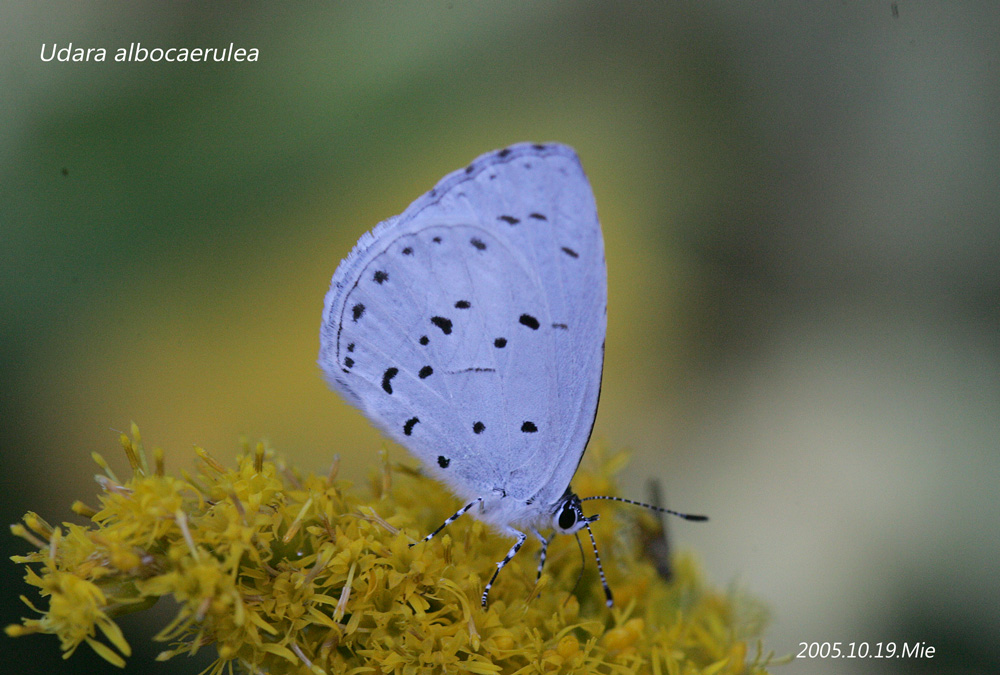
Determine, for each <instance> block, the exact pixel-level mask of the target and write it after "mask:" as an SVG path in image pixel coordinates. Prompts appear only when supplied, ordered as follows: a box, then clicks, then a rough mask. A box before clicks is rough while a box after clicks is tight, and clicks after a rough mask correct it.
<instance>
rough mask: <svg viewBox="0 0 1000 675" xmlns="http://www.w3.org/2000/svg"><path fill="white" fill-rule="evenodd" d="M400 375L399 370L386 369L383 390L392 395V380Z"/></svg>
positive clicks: (383, 374)
mask: <svg viewBox="0 0 1000 675" xmlns="http://www.w3.org/2000/svg"><path fill="white" fill-rule="evenodd" d="M398 373H399V368H386V369H385V372H384V373H382V389H384V390H385V393H387V394H391V393H392V378H394V377H396V375H397V374H398Z"/></svg>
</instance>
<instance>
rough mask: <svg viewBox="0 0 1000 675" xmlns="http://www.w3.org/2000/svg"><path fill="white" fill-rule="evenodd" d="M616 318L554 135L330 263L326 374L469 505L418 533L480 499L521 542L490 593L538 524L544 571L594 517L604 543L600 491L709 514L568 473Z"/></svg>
mask: <svg viewBox="0 0 1000 675" xmlns="http://www.w3.org/2000/svg"><path fill="white" fill-rule="evenodd" d="M606 326H607V270H606V266H605V261H604V241H603V237H602V234H601V226H600V223H599V221H598V218H597V207H596V204H595V201H594V195H593V192H592V191H591V188H590V183H589V182H588V180H587V177H586V175H585V174H584V171H583V167H582V166H581V164H580V161H579V159H578V157H577V155H576V152H574V150H573V149H572V148H570V147H568V146H566V145H561V144H556V143H547V144H530V143H520V144H517V145H513V146H510V147H507V148H504V149H502V150H497V151H494V152H490V153H487V154H484V155H482V156H480V157H478V158H477V159H475V160H473V162H472V163H471V164H469V165H468V166H466V167H465V168H463V169H459V170H458V171H455V172H453V173H451V174H449V175H448V176H445V177H444V178H443V179H442V180H441V181H440V182H439V183H438V184H437V185H436V186H435V187H434V188H433V189H432V190H431V191H430V192H428V193H427V194H425V195H423V196H422V197H420V198H419V199H417V200H416V201H415V202H413V203H412V204H410V206H409V207H408V208H407V209H406V210H405V211H403V213H401V214H400V215H398V216H395V217H392V218H389V219H388V220H386V221H384V222H382V223H380V224H379V225H377V226H376V227H375V228H374V229H373V230H372V231H371V232H370V233H366V234H364V235H362V237H361V239H360V240H359V241H358V243H357V244H356V245H355V247H354V249H353V250H352V251H351V253H350V255H348V257H347V258H346V259H344V260H343V261H342V262H341V263H340V265H339V266H338V267H337V270H336V272H335V273H334V275H333V280H332V282H331V285H330V290H329V292H328V293H327V295H326V298H325V301H324V306H323V320H322V325H321V327H320V351H319V364H320V366H321V368H322V369H323V372H324V374H325V376H326V379H327V381H328V382H329V384H330V385H331V387H332V388H333V389H335V390H336V391H338V392H339V393H340V394H341V395H342V396H343V397H344V398H345V399H346V400H347V401H348V402H349V403H351V404H353V405H354V406H356V407H357V408H359V409H360V410H361V411H362V412H363V413H364V414H365V416H367V417H368V419H369V420H371V421H372V422H373V423H374V424H375V425H376V426H377V427H379V428H380V429H381V430H382V431H383V432H384V433H385V434H386V435H388V436H389V437H390V438H392V439H393V440H395V441H397V442H398V443H400V444H401V445H403V446H405V447H406V448H407V449H408V450H409V451H410V452H411V453H413V454H414V455H416V457H417V458H419V459H420V460H421V462H422V463H423V465H424V466H425V467H426V468H427V470H428V472H429V473H430V474H432V475H433V476H434V477H436V478H437V479H439V480H440V481H441V482H442V483H444V484H445V485H447V486H448V487H449V488H450V489H451V491H452V492H453V493H454V494H455V495H456V496H458V497H459V498H460V499H462V500H464V502H465V505H464V506H463V507H462V508H461V509H459V510H458V512H457V513H455V514H454V515H453V516H451V517H450V518H448V519H447V520H446V521H445V522H444V523H443V524H442V525H441V527H439V528H438V529H437V530H435V531H434V532H431V533H430V534H429V535H427V536H426V537H425V538H424V539H423V541H427V540H429V539H431V538H432V537H433V536H434V535H436V534H437V533H438V532H440V531H441V530H442V529H443V528H444V527H446V526H447V525H449V524H450V523H452V522H453V521H454V520H456V519H457V518H459V517H460V516H462V515H463V514H465V513H468V512H471V513H472V514H473V516H475V517H476V518H478V519H480V520H482V521H484V522H486V523H488V524H489V525H491V526H492V527H493V528H494V529H496V530H497V531H498V532H499V533H500V534H502V535H506V536H508V537H510V538H512V539H513V540H514V544H513V545H512V546H511V548H510V550H509V551H508V553H507V555H506V556H504V558H503V560H501V561H499V562H498V563H497V564H496V565H497V569H496V571H495V572H494V573H493V576H492V577H491V579H490V581H489V582H488V583H487V584H486V586H485V587H484V590H483V594H482V598H481V601H482V605H483V607H485V606H486V604H487V598H488V596H489V592H490V589H491V588H492V586H493V584H494V582H495V581H496V579H497V576H498V575H499V573H500V570H502V569H503V567H504V566H505V565H506V564H507V563H508V562H510V560H511V559H512V558H513V557H514V556H515V555H516V554H517V552H518V551H519V550H520V548H521V546H522V545H523V544H524V542H525V541H526V540H527V538H528V533H530V534H531V535H533V536H535V537H536V538H537V539H539V540H540V541H541V542H542V549H541V554H540V562H539V566H538V574H539V577H540V576H541V572H542V567H543V565H544V563H545V555H546V551H547V547H548V545H549V542H551V541H552V538H553V537H554V536H555V534H557V533H563V534H575V533H577V532H578V531H579V530H581V529H582V528H586V529H587V530H588V532H589V533H590V537H591V541H592V542H593V539H594V538H593V533H592V532H590V523H591V522H593V521H594V520H596V519H597V516H596V515H593V516H586V515H584V513H583V506H582V502H583V501H587V500H588V499H614V500H617V501H623V502H628V503H632V504H638V505H640V506H646V507H647V508H651V509H654V510H659V511H663V512H667V513H674V514H675V515H679V516H681V517H683V518H687V519H688V520H705V517H704V516H694V515H689V514H681V513H677V512H674V511H669V510H666V509H658V508H657V507H653V506H649V505H646V504H641V503H639V502H632V501H631V500H627V499H622V498H618V497H600V496H598V497H586V498H584V499H581V498H580V497H578V496H577V495H576V494H575V493H574V492H573V490H572V488H571V487H570V481H571V479H572V478H573V474H574V473H575V472H576V469H577V467H578V465H579V463H580V460H581V458H582V457H583V453H584V450H585V449H586V446H587V442H588V440H589V438H590V434H591V431H592V429H593V425H594V419H595V416H596V414H597V403H598V398H599V396H600V391H601V374H602V367H603V361H604V339H605V330H606ZM542 531H548V532H551V534H549V535H548V536H546V535H543V534H542ZM594 552H595V556H596V554H597V547H596V543H594ZM597 564H598V571H599V572H600V577H601V582H602V584H603V586H604V591H605V595H606V598H607V604H608V606H611V605H612V602H613V600H612V594H611V590H610V588H609V587H608V584H607V581H606V579H605V576H604V571H603V568H602V567H601V564H600V558H599V557H597Z"/></svg>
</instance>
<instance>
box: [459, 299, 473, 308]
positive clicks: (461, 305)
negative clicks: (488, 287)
mask: <svg viewBox="0 0 1000 675" xmlns="http://www.w3.org/2000/svg"><path fill="white" fill-rule="evenodd" d="M469 307H472V303H471V302H469V301H468V300H459V301H458V302H456V303H455V309H468V308H469Z"/></svg>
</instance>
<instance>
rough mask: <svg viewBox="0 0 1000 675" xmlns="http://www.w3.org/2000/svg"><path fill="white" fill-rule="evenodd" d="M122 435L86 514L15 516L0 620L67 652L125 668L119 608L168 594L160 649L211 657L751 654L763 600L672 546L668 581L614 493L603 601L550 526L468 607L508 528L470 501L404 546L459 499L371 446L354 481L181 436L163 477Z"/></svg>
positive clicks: (593, 668)
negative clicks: (22, 568) (544, 545)
mask: <svg viewBox="0 0 1000 675" xmlns="http://www.w3.org/2000/svg"><path fill="white" fill-rule="evenodd" d="M122 445H123V447H124V449H125V452H126V455H127V456H128V458H129V462H130V464H131V466H132V475H131V477H129V479H128V480H124V481H120V480H118V478H117V477H116V476H115V474H114V473H113V472H111V471H110V469H109V468H108V467H107V464H106V463H105V462H104V460H103V459H101V458H100V457H95V459H96V460H97V461H98V464H100V465H101V466H102V468H103V469H104V473H103V475H100V476H98V481H99V482H100V483H101V485H102V487H103V490H104V491H103V494H101V495H100V497H99V499H100V508H97V509H94V508H90V507H88V506H86V505H83V504H81V503H79V502H77V503H76V504H74V507H73V509H74V511H75V512H76V513H78V514H80V515H83V516H85V517H87V518H89V521H90V522H89V524H88V526H87V527H82V526H79V525H73V524H64V525H63V526H62V527H60V528H54V527H52V526H50V525H48V524H47V523H45V522H44V521H43V520H42V519H41V518H39V517H38V516H37V515H35V514H33V513H29V514H27V515H26V516H25V518H24V524H23V525H15V526H13V527H12V530H13V532H14V533H15V534H17V535H19V536H22V537H23V538H25V539H26V540H28V541H29V542H30V543H32V544H33V545H34V546H36V547H37V549H38V550H37V551H36V552H34V553H31V554H28V555H25V556H15V557H14V560H15V562H19V563H24V564H25V565H26V567H27V574H26V577H25V580H26V581H27V582H28V583H29V584H30V585H33V586H36V587H37V588H38V589H39V594H40V595H41V596H43V597H47V598H48V608H47V609H45V610H35V608H34V605H32V604H31V602H30V601H29V600H27V599H26V598H24V601H25V603H27V604H28V606H29V607H31V608H32V609H33V610H35V611H36V612H38V613H39V614H40V615H41V618H35V619H25V620H24V621H23V623H22V624H19V625H13V626H8V627H7V629H6V631H7V634H8V635H10V636H19V635H25V634H27V633H51V634H54V635H57V636H58V637H59V639H60V641H61V646H62V649H63V651H64V653H65V655H66V656H69V655H70V654H72V652H73V651H74V650H75V649H76V648H77V647H78V646H79V645H80V644H81V643H84V642H86V643H87V644H88V645H89V646H90V647H91V648H93V649H94V650H95V651H97V653H98V654H100V655H101V656H102V657H104V658H105V659H106V660H108V661H109V662H110V663H113V664H115V665H119V666H120V665H123V664H124V657H127V656H129V654H130V649H129V646H128V644H127V642H126V641H125V639H124V637H123V636H122V634H121V631H120V630H119V628H118V626H117V624H115V622H114V618H115V617H117V616H119V615H121V614H123V613H125V612H130V611H138V610H141V609H145V608H147V607H149V606H151V605H152V604H153V603H155V602H156V600H157V599H159V598H160V597H163V596H170V597H172V598H173V599H174V600H175V601H176V602H177V604H178V605H179V610H178V612H177V615H176V617H174V619H173V620H172V621H171V622H170V623H169V624H168V625H167V626H166V627H164V628H163V630H162V631H161V632H160V633H159V634H158V635H157V636H156V639H157V640H161V641H165V642H169V643H170V645H171V648H170V649H169V650H167V651H164V652H162V653H161V654H160V657H159V658H160V659H167V658H170V657H172V656H175V655H178V654H184V653H194V652H195V651H197V650H198V649H200V648H203V647H214V649H215V650H216V652H217V654H218V658H217V659H216V661H215V662H214V663H213V664H212V666H211V667H210V668H209V670H208V672H209V673H211V674H212V675H215V674H217V673H222V672H230V673H231V672H234V671H240V672H247V673H268V674H269V675H280V674H283V673H289V674H292V673H295V674H302V675H305V674H306V673H316V674H319V673H417V672H427V671H430V672H468V673H480V674H484V675H485V674H493V673H571V672H572V673H578V672H579V673H656V674H660V673H670V674H673V673H692V674H694V673H704V674H717V673H728V674H737V673H763V672H765V670H764V668H765V665H766V662H767V660H768V658H769V657H762V656H761V653H760V645H759V642H757V641H756V637H757V634H758V632H759V630H760V624H761V619H762V616H763V610H762V609H761V608H760V606H759V605H758V604H757V603H755V602H754V601H752V600H750V599H749V598H747V597H746V596H745V595H742V594H738V593H736V592H735V591H729V592H720V591H717V590H714V589H711V588H709V587H708V586H707V585H706V584H705V582H704V581H703V580H702V578H701V575H700V573H699V572H698V570H697V567H696V565H695V563H694V562H693V560H692V559H691V558H690V557H687V556H680V557H676V558H675V559H674V561H673V579H672V581H671V582H669V583H667V582H665V581H663V580H662V578H661V577H660V576H659V575H658V574H657V572H656V569H655V567H654V565H653V562H652V561H651V560H648V559H646V558H644V552H643V546H642V541H643V540H642V537H641V536H640V535H639V534H638V527H637V519H638V518H639V516H637V515H635V514H634V513H632V514H628V513H626V512H624V511H623V510H622V509H620V508H618V509H615V508H614V506H613V505H607V504H602V505H600V506H599V507H598V508H599V509H600V510H601V512H602V518H601V519H600V520H599V521H597V522H596V523H594V530H595V535H596V536H597V538H598V541H600V542H602V543H604V546H603V551H602V553H603V558H602V560H603V562H604V566H605V571H606V572H607V574H608V581H609V583H610V584H611V586H612V588H613V589H614V591H615V598H616V606H615V608H614V609H612V610H609V609H607V608H606V607H605V603H604V594H603V591H602V590H601V587H600V583H599V581H598V579H597V577H596V570H595V569H594V565H593V562H592V561H589V562H588V563H587V566H586V568H585V571H584V574H583V578H582V579H580V580H579V583H576V582H577V580H578V579H577V577H578V574H579V572H580V565H581V561H580V556H579V553H578V550H577V546H575V545H574V544H573V543H572V542H571V541H569V539H568V538H563V539H565V542H567V543H562V544H560V543H556V544H554V545H553V547H552V548H551V549H550V553H549V560H548V563H547V567H546V571H545V574H543V575H542V578H541V580H540V581H539V582H538V583H537V584H536V583H535V576H536V561H535V560H534V559H532V557H531V556H530V555H525V554H524V553H522V554H521V555H520V556H518V557H516V558H515V559H514V560H513V561H512V562H511V563H510V564H509V565H508V566H507V567H506V568H505V569H504V572H503V574H501V576H500V578H499V581H498V583H497V585H496V586H495V587H494V590H493V593H492V594H491V596H490V597H491V603H490V606H489V608H488V609H486V610H483V609H482V608H481V607H480V603H479V598H480V596H481V594H482V589H483V583H484V581H485V579H484V577H485V578H488V576H489V575H490V574H491V573H492V570H493V569H495V568H494V567H493V562H494V561H496V560H499V559H500V558H502V557H503V554H504V553H505V552H506V550H507V548H508V547H509V546H510V543H509V542H508V541H506V540H504V539H503V538H501V537H498V536H497V535H496V534H495V533H493V532H492V531H491V530H489V528H488V527H487V526H485V525H484V524H483V523H481V522H479V521H477V520H474V519H471V518H470V519H463V520H464V522H462V521H459V522H457V523H455V524H454V525H452V526H451V527H449V529H448V530H446V531H445V532H443V533H442V534H441V535H439V536H438V537H436V538H434V539H433V540H431V541H430V542H428V543H425V544H421V545H419V546H415V547H412V548H411V547H410V546H409V544H410V543H412V542H414V541H416V540H418V539H419V537H420V536H422V535H423V534H425V533H427V532H429V531H431V530H432V529H434V528H435V527H437V525H439V524H440V523H441V522H442V521H443V520H444V518H446V517H447V516H448V515H450V514H451V513H453V512H454V510H455V507H456V504H455V501H454V499H453V498H452V497H450V496H449V493H448V492H447V490H445V489H443V488H441V487H440V486H438V485H436V484H434V483H433V482H432V481H430V480H429V479H427V478H424V477H421V476H420V475H419V474H417V473H416V472H413V471H411V470H405V469H403V470H400V469H396V470H391V469H390V466H389V464H388V462H387V461H385V459H384V454H383V463H382V467H381V470H380V471H378V472H377V473H376V474H375V475H374V476H373V477H372V480H371V485H370V487H369V489H368V490H359V489H356V488H354V487H352V485H351V484H350V483H349V482H348V481H345V480H341V479H338V478H337V476H336V470H335V469H334V470H332V471H331V473H330V475H328V476H316V475H312V474H307V475H302V474H300V473H298V472H297V471H295V470H294V469H292V468H290V467H289V466H287V465H286V464H285V463H284V462H283V460H282V459H281V458H280V457H278V456H277V455H276V454H275V453H274V452H273V451H271V450H267V449H265V448H264V446H263V445H262V444H258V445H257V447H256V448H253V449H250V448H249V447H246V448H244V451H243V453H242V455H241V456H240V457H239V459H238V460H237V464H236V466H235V467H229V468H227V467H226V466H224V465H222V464H220V463H219V462H218V461H216V460H215V459H214V458H212V457H211V456H210V455H209V454H208V453H207V452H206V451H204V450H203V449H201V448H196V454H197V457H198V460H199V461H198V472H197V475H194V476H191V475H187V474H186V473H185V474H183V475H182V476H180V477H176V476H167V475H164V471H163V462H162V455H161V454H159V453H157V455H156V456H155V461H154V467H153V468H152V469H150V467H149V466H148V465H147V461H146V457H145V453H144V452H143V448H142V444H141V442H140V438H139V433H138V429H136V428H135V426H134V425H133V428H132V438H129V437H127V436H124V435H123V436H122ZM623 462H624V459H623V457H622V456H621V455H618V456H615V457H611V458H605V457H604V456H603V454H602V453H601V452H600V451H597V452H593V451H592V452H591V453H590V454H589V461H588V462H585V463H584V466H583V467H582V468H581V471H580V472H579V473H578V475H577V477H576V480H575V487H576V488H577V489H578V490H579V491H580V493H581V494H613V488H614V486H613V483H612V475H613V473H614V472H615V471H616V470H617V469H620V468H621V466H622V464H623ZM630 519H631V520H630ZM558 541H559V540H557V542H558ZM38 566H40V567H38ZM36 567H37V571H36ZM574 584H576V585H575V587H574ZM748 640H754V642H755V645H756V653H757V656H756V657H755V658H753V659H752V660H751V661H749V662H748V657H747V654H748V645H747V641H748Z"/></svg>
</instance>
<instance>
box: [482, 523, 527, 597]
mask: <svg viewBox="0 0 1000 675" xmlns="http://www.w3.org/2000/svg"><path fill="white" fill-rule="evenodd" d="M506 533H507V534H509V535H510V536H512V537H517V541H516V542H514V545H513V546H511V547H510V550H509V551H507V555H505V556H504V557H503V560H501V561H500V562H498V563H497V571H496V572H494V573H493V576H492V577H490V582H489V583H488V584H486V588H484V589H483V609H486V596H488V595H489V594H490V589H491V588H492V587H493V582H494V581H496V580H497V575H499V574H500V570H502V569H503V568H504V566H505V565H506V564H507V563H509V562H510V561H511V559H512V558H513V557H514V556H515V555H517V552H518V551H520V550H521V546H522V545H523V544H524V542H525V540H527V538H528V535H526V534H525V533H524V532H519V531H517V530H515V529H514V528H508V529H507V532H506Z"/></svg>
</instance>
